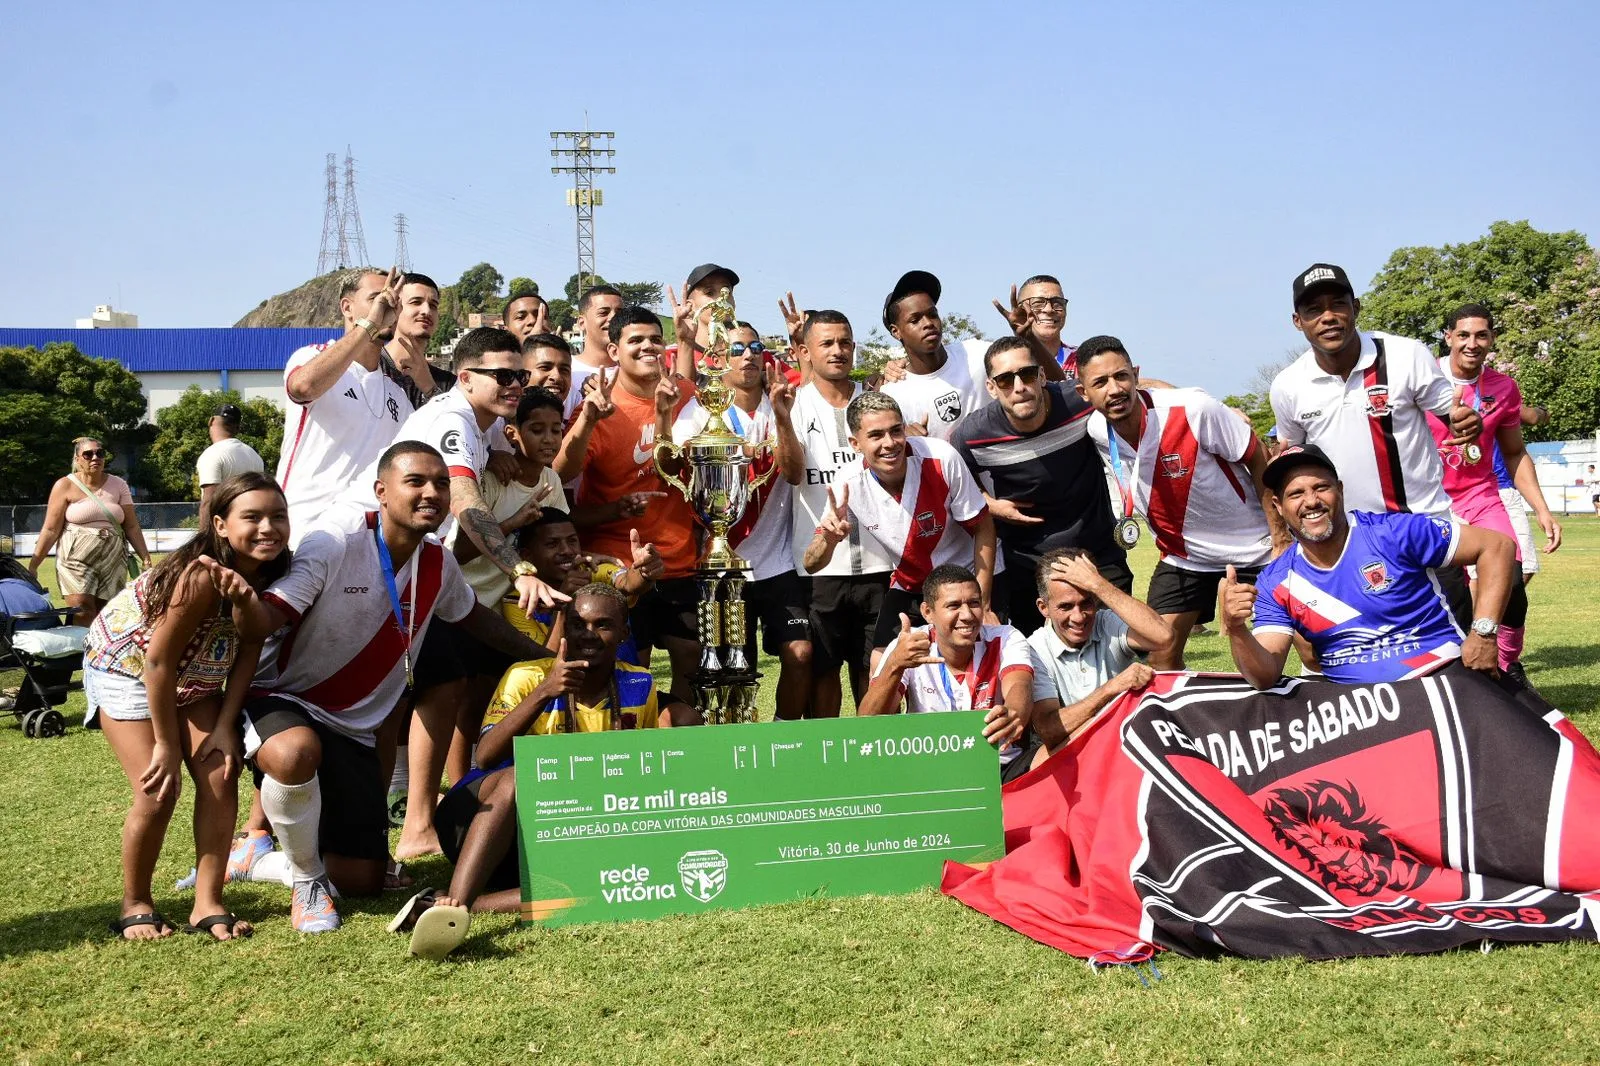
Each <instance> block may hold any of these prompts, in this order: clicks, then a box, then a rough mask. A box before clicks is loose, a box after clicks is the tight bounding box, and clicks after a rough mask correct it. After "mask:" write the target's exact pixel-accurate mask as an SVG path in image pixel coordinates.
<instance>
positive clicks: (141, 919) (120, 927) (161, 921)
mask: <svg viewBox="0 0 1600 1066" xmlns="http://www.w3.org/2000/svg"><path fill="white" fill-rule="evenodd" d="M141 925H149V926H154V927H155V928H157V929H161V928H166V929H171V928H172V923H171V922H169V921H167V920H166V919H165V918H163V917H162V916H161V913H160V912H159V911H143V912H141V913H139V914H130V915H128V916H127V917H126V918H118V919H116V920H115V921H113V922H111V923H109V927H110V929H111V933H112V935H113V936H115V937H116V938H117V939H118V940H159V939H161V938H160V937H134V936H124V935H123V934H124V933H126V932H127V931H128V930H129V929H136V928H138V927H139V926H141Z"/></svg>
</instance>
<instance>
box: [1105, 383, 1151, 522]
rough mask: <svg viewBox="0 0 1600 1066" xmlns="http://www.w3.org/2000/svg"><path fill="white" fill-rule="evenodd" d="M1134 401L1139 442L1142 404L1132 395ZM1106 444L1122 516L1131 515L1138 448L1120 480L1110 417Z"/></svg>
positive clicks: (1115, 438) (1137, 466) (1107, 421)
mask: <svg viewBox="0 0 1600 1066" xmlns="http://www.w3.org/2000/svg"><path fill="white" fill-rule="evenodd" d="M1134 402H1135V403H1138V404H1139V405H1140V406H1139V442H1140V443H1141V444H1142V443H1144V417H1145V416H1144V404H1143V400H1142V399H1141V398H1140V397H1139V396H1138V395H1137V394H1135V395H1134ZM1106 446H1107V449H1108V450H1109V451H1110V452H1111V476H1112V477H1114V478H1116V479H1117V491H1118V492H1120V493H1122V517H1124V518H1132V517H1133V484H1134V482H1135V480H1136V479H1137V478H1138V477H1139V449H1138V448H1134V450H1133V460H1132V461H1131V462H1130V463H1129V464H1128V481H1127V484H1123V481H1122V463H1121V460H1120V459H1119V458H1118V454H1117V427H1116V426H1114V425H1112V424H1111V419H1109V418H1108V419H1106Z"/></svg>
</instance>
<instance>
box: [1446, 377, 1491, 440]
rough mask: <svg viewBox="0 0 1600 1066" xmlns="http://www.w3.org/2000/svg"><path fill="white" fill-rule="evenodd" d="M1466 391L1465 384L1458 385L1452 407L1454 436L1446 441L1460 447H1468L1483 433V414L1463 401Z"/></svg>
mask: <svg viewBox="0 0 1600 1066" xmlns="http://www.w3.org/2000/svg"><path fill="white" fill-rule="evenodd" d="M1466 391H1467V390H1466V387H1465V386H1462V385H1457V386H1456V393H1455V403H1454V405H1453V406H1452V407H1451V408H1450V432H1451V434H1452V436H1451V437H1450V439H1449V440H1448V441H1446V443H1447V444H1454V445H1455V446H1456V447H1458V448H1463V447H1466V446H1467V445H1468V444H1471V443H1472V442H1474V441H1476V440H1477V439H1478V437H1479V436H1480V435H1481V434H1482V433H1483V416H1482V415H1480V414H1479V413H1478V412H1476V411H1474V410H1473V409H1472V408H1470V407H1468V406H1467V405H1466V404H1465V403H1463V402H1462V400H1463V398H1464V397H1465V396H1466Z"/></svg>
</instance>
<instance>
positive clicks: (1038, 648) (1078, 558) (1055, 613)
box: [1028, 363, 1176, 751]
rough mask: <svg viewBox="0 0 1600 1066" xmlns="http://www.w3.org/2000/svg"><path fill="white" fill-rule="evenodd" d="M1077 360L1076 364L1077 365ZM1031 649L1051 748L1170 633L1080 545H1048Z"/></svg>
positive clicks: (1135, 678) (1142, 678)
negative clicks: (1041, 617) (1105, 574)
mask: <svg viewBox="0 0 1600 1066" xmlns="http://www.w3.org/2000/svg"><path fill="white" fill-rule="evenodd" d="M1079 365H1080V366H1081V365H1082V364H1081V363H1080V364H1079ZM1038 580H1039V604H1038V606H1039V613H1040V614H1042V615H1044V620H1045V624H1044V625H1043V626H1040V627H1039V628H1038V629H1036V630H1034V632H1033V634H1032V635H1031V636H1029V637H1028V647H1029V648H1031V649H1032V650H1033V654H1034V660H1035V661H1034V666H1033V729H1034V732H1035V733H1037V734H1038V736H1039V739H1040V740H1041V741H1043V742H1044V744H1045V745H1046V746H1048V747H1049V748H1050V750H1051V751H1054V750H1055V749H1056V748H1059V747H1060V746H1061V745H1063V744H1065V743H1066V742H1067V741H1068V740H1069V739H1071V738H1072V737H1073V736H1074V735H1076V734H1077V733H1079V732H1080V731H1082V729H1083V727H1084V726H1086V725H1088V724H1089V722H1090V721H1091V720H1092V719H1093V718H1094V717H1095V716H1096V715H1097V714H1099V713H1100V712H1101V711H1103V710H1105V709H1106V708H1107V707H1109V706H1110V705H1111V704H1112V703H1113V702H1114V701H1115V700H1116V698H1117V697H1118V696H1120V695H1122V694H1123V693H1124V692H1132V691H1133V690H1135V689H1141V688H1143V687H1144V686H1146V685H1148V684H1149V683H1150V679H1151V677H1152V676H1154V672H1153V671H1152V670H1151V668H1150V667H1149V666H1147V665H1146V664H1144V663H1142V662H1140V661H1139V658H1138V657H1139V656H1140V655H1142V654H1149V655H1151V656H1155V655H1157V654H1159V653H1160V652H1162V651H1163V650H1164V649H1166V648H1167V647H1169V646H1170V645H1171V643H1172V641H1173V640H1174V639H1175V637H1176V634H1175V633H1174V632H1173V628H1172V626H1171V624H1170V623H1168V622H1167V620H1166V619H1165V618H1163V617H1162V616H1161V615H1159V614H1157V613H1156V611H1155V608H1153V607H1151V606H1150V605H1149V604H1144V603H1140V602H1139V601H1138V600H1136V599H1134V598H1133V597H1132V596H1130V595H1128V594H1127V593H1126V592H1123V591H1122V590H1121V589H1119V588H1117V586H1115V585H1113V584H1112V583H1111V582H1109V581H1107V580H1106V579H1105V578H1104V577H1103V576H1101V574H1100V570H1099V568H1098V567H1097V566H1095V562H1094V557H1093V556H1092V555H1090V554H1089V553H1088V551H1087V550H1085V549H1083V548H1052V549H1050V550H1049V551H1047V552H1045V553H1044V555H1043V556H1041V557H1040V559H1039V579H1038Z"/></svg>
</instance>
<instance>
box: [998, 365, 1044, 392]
mask: <svg viewBox="0 0 1600 1066" xmlns="http://www.w3.org/2000/svg"><path fill="white" fill-rule="evenodd" d="M1042 373H1044V368H1043V367H1038V366H1025V367H1020V368H1018V369H1016V370H1003V371H1001V372H1000V373H998V374H996V375H994V376H993V377H992V378H990V379H989V380H990V381H992V382H994V387H995V388H997V389H1000V390H1001V391H1002V392H1010V391H1011V387H1012V386H1013V385H1015V384H1016V383H1017V382H1018V381H1021V382H1022V383H1023V384H1024V385H1032V384H1033V383H1034V382H1036V381H1038V380H1039V375H1040V374H1042Z"/></svg>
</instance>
